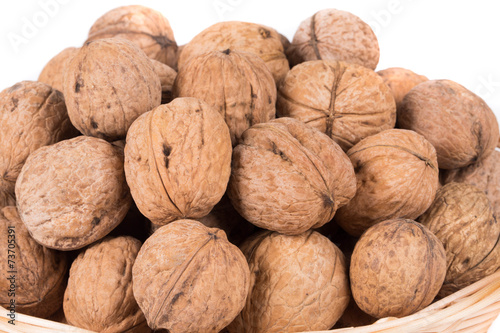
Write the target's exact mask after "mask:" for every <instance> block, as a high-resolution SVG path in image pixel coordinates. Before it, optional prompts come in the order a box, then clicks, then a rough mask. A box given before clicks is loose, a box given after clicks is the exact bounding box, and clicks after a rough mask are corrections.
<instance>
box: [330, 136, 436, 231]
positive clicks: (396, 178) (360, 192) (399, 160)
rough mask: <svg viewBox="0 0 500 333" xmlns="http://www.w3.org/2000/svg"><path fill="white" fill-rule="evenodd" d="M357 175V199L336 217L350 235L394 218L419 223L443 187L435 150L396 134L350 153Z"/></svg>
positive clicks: (420, 138) (422, 140) (368, 140)
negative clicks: (413, 220)
mask: <svg viewBox="0 0 500 333" xmlns="http://www.w3.org/2000/svg"><path fill="white" fill-rule="evenodd" d="M347 156H349V158H350V159H351V162H352V164H353V166H354V171H355V172H356V179H357V186H356V188H357V189H356V195H355V196H354V198H353V199H352V200H351V201H349V202H348V203H347V205H345V206H344V207H341V208H340V209H339V210H338V212H337V214H336V215H335V221H336V222H337V223H338V224H339V225H340V226H341V227H342V228H343V229H344V230H345V231H347V232H348V233H349V234H351V235H353V236H360V235H361V234H362V233H363V231H365V230H366V229H368V228H369V227H370V226H372V225H374V224H376V223H379V222H381V221H384V220H388V219H394V218H399V217H400V218H408V219H416V218H417V217H419V216H420V215H421V214H422V213H423V212H425V211H426V210H427V208H428V207H429V206H430V204H431V203H432V200H434V196H435V195H436V191H437V189H438V186H439V177H438V167H437V165H438V164H437V159H436V151H435V150H434V147H432V145H431V144H430V143H429V142H428V141H427V140H426V139H425V138H424V137H423V136H421V135H419V134H417V133H415V132H413V131H409V130H401V129H391V130H386V131H383V132H380V133H378V134H375V135H372V136H370V137H368V138H366V139H363V140H361V141H360V142H359V143H358V144H356V145H355V146H354V147H352V148H351V149H349V151H348V152H347Z"/></svg>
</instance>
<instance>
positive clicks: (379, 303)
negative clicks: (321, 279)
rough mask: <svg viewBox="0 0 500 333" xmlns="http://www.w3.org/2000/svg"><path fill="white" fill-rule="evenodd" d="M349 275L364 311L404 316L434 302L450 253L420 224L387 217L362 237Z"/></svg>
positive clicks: (373, 314)
mask: <svg viewBox="0 0 500 333" xmlns="http://www.w3.org/2000/svg"><path fill="white" fill-rule="evenodd" d="M349 274H350V279H351V291H352V295H353V297H354V300H355V301H356V304H358V306H359V307H360V309H361V310H363V311H364V312H366V313H368V314H369V315H371V316H373V317H376V318H383V317H404V316H407V315H410V314H412V313H414V312H417V311H418V310H420V309H423V308H424V307H426V306H427V305H429V304H430V303H431V302H432V301H433V299H434V297H435V296H436V295H437V293H438V291H439V288H441V285H442V284H443V280H444V277H445V274H446V254H445V251H444V248H443V244H441V242H440V241H439V239H438V238H437V237H436V236H434V234H432V232H430V231H429V230H428V229H427V228H425V227H424V226H422V225H421V224H420V223H417V222H415V221H412V220H406V219H393V220H387V221H384V222H381V223H379V224H377V225H374V226H373V227H371V228H370V229H368V230H367V231H366V232H365V233H364V234H363V235H362V236H361V238H360V239H359V241H358V243H357V244H356V246H355V247H354V252H353V254H352V259H351V265H350V273H349Z"/></svg>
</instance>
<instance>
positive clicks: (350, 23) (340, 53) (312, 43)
mask: <svg viewBox="0 0 500 333" xmlns="http://www.w3.org/2000/svg"><path fill="white" fill-rule="evenodd" d="M379 56H380V50H379V47H378V41H377V37H376V36H375V34H374V33H373V31H372V29H371V28H370V26H369V25H368V24H366V23H365V22H363V21H362V20H361V19H360V18H359V17H357V16H356V15H354V14H351V13H349V12H345V11H342V10H337V9H323V10H320V11H319V12H317V13H316V14H314V15H313V16H311V17H309V18H307V19H306V20H304V21H302V23H300V26H299V28H298V29H297V31H296V32H295V35H294V36H293V40H292V43H291V44H290V46H289V47H288V49H287V57H288V60H289V61H290V65H291V66H295V65H297V64H300V63H302V62H304V61H310V60H334V61H338V60H340V61H345V62H349V63H354V64H358V65H361V66H364V67H368V68H370V69H373V70H374V69H375V67H377V64H378V60H379Z"/></svg>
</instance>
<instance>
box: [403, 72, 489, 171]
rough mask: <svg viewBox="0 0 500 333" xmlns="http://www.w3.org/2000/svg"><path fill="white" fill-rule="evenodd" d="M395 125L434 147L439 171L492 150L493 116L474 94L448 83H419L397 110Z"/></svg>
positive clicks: (477, 157) (481, 156) (459, 164)
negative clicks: (422, 138) (423, 138)
mask: <svg viewBox="0 0 500 333" xmlns="http://www.w3.org/2000/svg"><path fill="white" fill-rule="evenodd" d="M397 119H398V126H399V127H401V128H406V129H411V130H414V131H415V132H417V133H419V134H422V135H423V136H424V137H425V138H426V139H427V140H429V142H430V143H431V144H432V145H433V146H434V147H435V148H436V152H437V156H438V163H439V167H440V168H441V169H454V168H461V167H465V166H467V165H469V164H472V163H474V162H476V161H480V160H481V159H483V158H485V157H486V156H488V155H489V154H491V153H492V152H493V150H494V149H495V145H496V144H497V142H498V139H499V132H498V122H497V120H496V118H495V114H494V113H493V111H491V109H490V108H489V107H488V105H486V103H485V102H484V101H483V100H482V99H481V98H480V97H479V96H477V95H476V94H474V93H473V92H471V91H469V90H467V89H466V88H465V87H463V86H461V85H459V84H458V83H455V82H453V81H450V80H430V81H426V82H422V83H420V84H419V85H417V86H416V87H415V88H413V89H412V90H410V92H409V93H408V94H406V96H405V98H404V99H403V103H402V107H401V110H398V118H397Z"/></svg>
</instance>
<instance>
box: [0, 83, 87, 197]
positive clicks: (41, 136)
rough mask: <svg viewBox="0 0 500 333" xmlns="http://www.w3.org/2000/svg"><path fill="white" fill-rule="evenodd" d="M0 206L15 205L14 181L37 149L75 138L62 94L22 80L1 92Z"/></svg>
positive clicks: (75, 132)
mask: <svg viewBox="0 0 500 333" xmlns="http://www.w3.org/2000/svg"><path fill="white" fill-rule="evenodd" d="M0 124H2V125H1V128H0V175H2V176H1V177H0V207H3V206H8V205H15V195H14V187H15V183H16V179H17V177H18V175H19V172H21V168H22V167H23V165H24V162H25V161H26V158H27V157H28V155H30V154H31V153H32V152H34V151H35V150H36V149H38V148H40V147H42V146H46V145H51V144H53V143H56V142H58V141H60V140H64V139H67V138H70V137H73V136H75V135H77V133H78V132H77V130H76V129H75V128H74V127H73V125H71V122H70V121H69V117H68V113H67V111H66V105H65V104H64V98H63V95H62V93H60V92H59V91H57V90H54V89H53V88H51V87H50V86H49V85H47V84H45V83H42V82H33V81H22V82H19V83H16V84H15V85H13V86H12V87H10V88H7V89H5V90H3V91H2V92H0Z"/></svg>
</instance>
